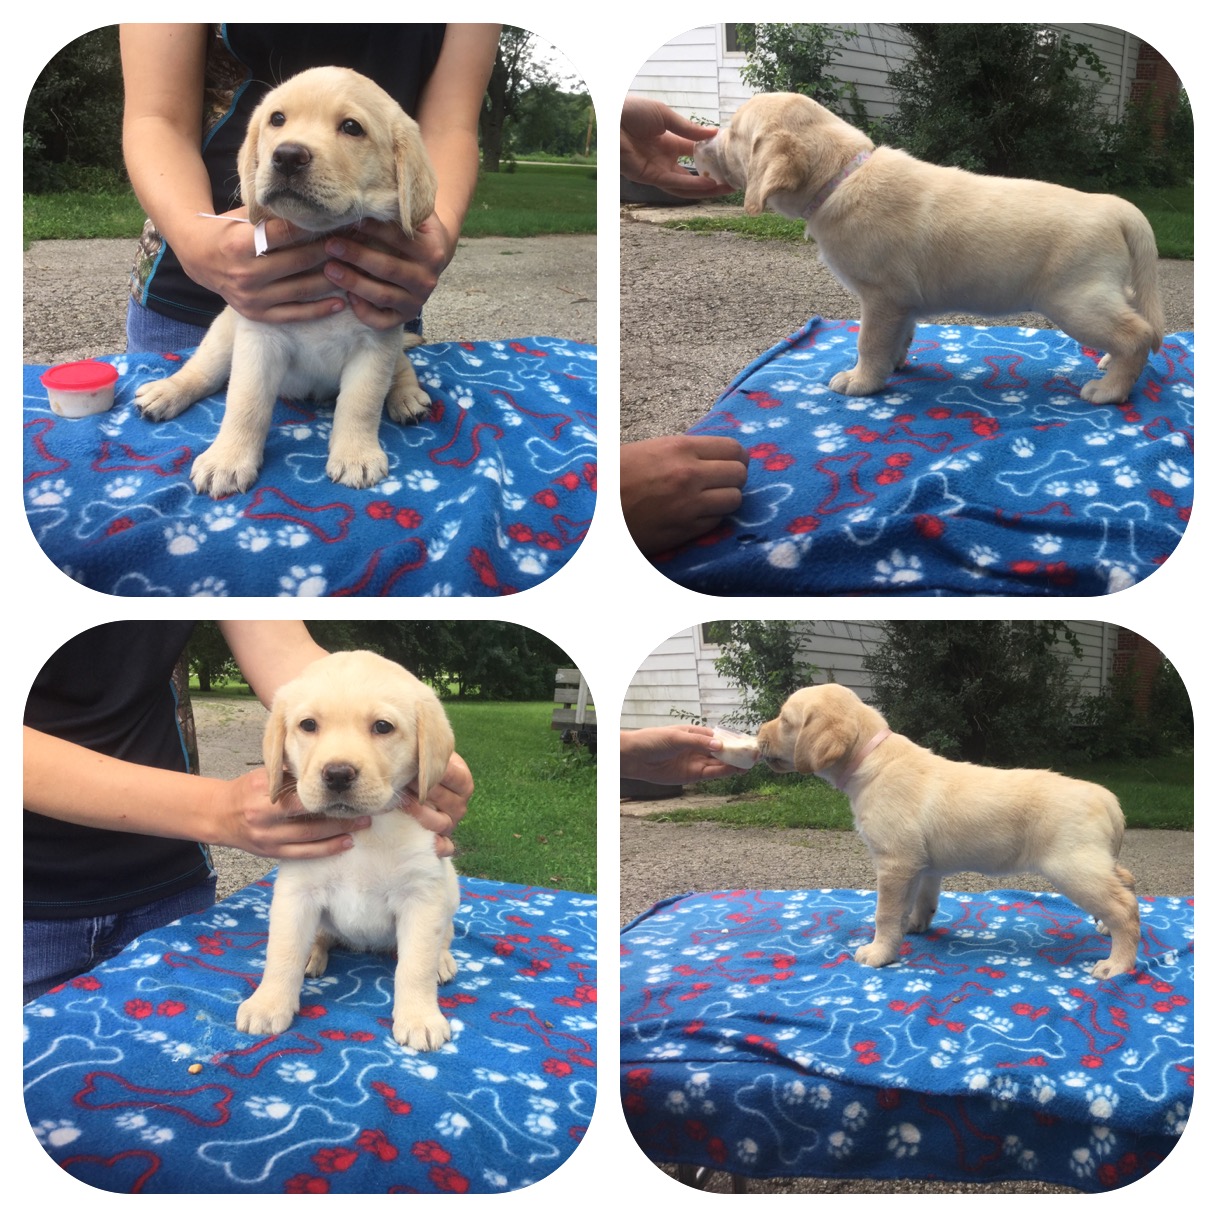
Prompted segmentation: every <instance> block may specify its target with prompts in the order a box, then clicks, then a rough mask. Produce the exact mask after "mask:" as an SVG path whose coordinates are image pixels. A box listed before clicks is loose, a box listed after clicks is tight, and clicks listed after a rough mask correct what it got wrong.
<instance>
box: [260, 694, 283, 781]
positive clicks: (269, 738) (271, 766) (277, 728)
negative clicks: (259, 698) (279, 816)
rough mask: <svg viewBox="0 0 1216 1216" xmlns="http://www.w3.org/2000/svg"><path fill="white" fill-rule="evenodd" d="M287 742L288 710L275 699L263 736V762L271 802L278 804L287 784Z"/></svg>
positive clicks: (277, 698) (278, 699)
mask: <svg viewBox="0 0 1216 1216" xmlns="http://www.w3.org/2000/svg"><path fill="white" fill-rule="evenodd" d="M286 741H287V710H286V707H285V706H284V704H283V701H282V700H281V699H280V698H279V697H275V699H274V701H273V702H271V705H270V718H269V719H268V720H267V722H266V730H265V733H264V734H263V735H262V762H263V763H264V764H265V765H266V775H267V776H268V777H269V778H270V801H271V802H278V800H279V796H280V795H281V794H282V793H283V786H284V784H285V781H284V775H283V747H284V744H285V743H286Z"/></svg>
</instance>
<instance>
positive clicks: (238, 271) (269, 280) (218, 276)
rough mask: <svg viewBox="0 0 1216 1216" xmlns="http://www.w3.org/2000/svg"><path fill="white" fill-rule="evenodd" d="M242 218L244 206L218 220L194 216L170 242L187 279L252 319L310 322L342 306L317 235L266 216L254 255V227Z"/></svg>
mask: <svg viewBox="0 0 1216 1216" xmlns="http://www.w3.org/2000/svg"><path fill="white" fill-rule="evenodd" d="M231 217H237V218H235V219H234V218H231ZM245 218H246V209H245V208H244V207H239V208H237V209H236V210H235V211H228V212H225V214H224V216H222V217H220V218H218V219H212V218H210V217H208V216H196V217H194V220H193V222H192V224H191V225H190V227H189V229H188V230H187V231H186V232H183V233H182V234H181V235H180V236H179V238H178V243H177V244H176V245H175V246H174V248H175V251H176V253H177V256H178V258H179V259H180V261H181V264H182V268H183V269H184V270H185V272H186V273H187V274H188V275H189V276H190V278H192V279H193V280H194V281H195V282H196V283H198V284H199V285H200V286H202V287H206V288H207V289H208V290H209V291H213V292H215V293H216V294H217V295H219V296H221V297H223V299H224V301H225V303H227V304H230V305H231V306H232V307H233V308H234V309H236V311H237V312H239V313H240V314H241V316H243V317H248V318H249V319H250V320H251V321H270V322H275V323H278V322H283V321H309V320H315V319H317V318H318V317H324V316H329V315H330V314H331V313H335V312H341V311H342V309H344V308H345V307H346V306H347V305H346V302H345V300H343V299H342V298H340V297H335V296H333V294H332V293H333V290H334V285H333V283H332V282H331V281H330V280H329V279H328V278H327V277H326V275H325V273H324V270H323V269H322V268H323V267H324V265H325V263H326V261H327V258H328V255H327V254H326V252H325V244H324V241H323V240H321V239H320V238H318V236H317V234H316V233H312V232H307V231H305V230H304V229H303V228H297V227H296V226H295V225H294V224H291V223H288V221H287V220H282V219H278V218H273V219H269V220H267V221H266V229H265V231H266V243H267V252H266V253H265V254H263V255H262V256H261V257H258V256H257V255H256V251H255V249H254V232H253V225H252V224H249V223H241V222H239V221H240V220H241V219H245ZM326 296H328V297H329V298H325V297H326Z"/></svg>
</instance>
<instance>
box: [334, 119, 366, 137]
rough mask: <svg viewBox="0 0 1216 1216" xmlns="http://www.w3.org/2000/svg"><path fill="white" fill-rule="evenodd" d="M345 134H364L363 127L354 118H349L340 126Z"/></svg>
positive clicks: (340, 129)
mask: <svg viewBox="0 0 1216 1216" xmlns="http://www.w3.org/2000/svg"><path fill="white" fill-rule="evenodd" d="M338 130H339V131H341V132H342V134H343V135H362V134H364V131H363V128H362V127H361V126H360V125H359V124H358V123H357V122H355V120H354V119H353V118H348V119H347V120H346V121H345V122H344V123H343V124H342V125H341V126H340V127H339V128H338Z"/></svg>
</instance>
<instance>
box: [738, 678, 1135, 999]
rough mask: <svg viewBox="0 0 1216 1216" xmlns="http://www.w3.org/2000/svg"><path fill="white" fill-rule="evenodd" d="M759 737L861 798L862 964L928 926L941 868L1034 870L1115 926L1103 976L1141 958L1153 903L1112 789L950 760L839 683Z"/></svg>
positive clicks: (795, 699)
mask: <svg viewBox="0 0 1216 1216" xmlns="http://www.w3.org/2000/svg"><path fill="white" fill-rule="evenodd" d="M759 741H760V756H761V759H763V760H765V761H766V762H767V763H768V766H769V767H770V768H771V769H773V770H774V771H775V772H778V773H789V772H799V773H815V774H816V775H818V776H821V777H823V778H824V779H825V780H827V781H830V782H831V783H832V784H833V785H835V786H836V788H837V789H839V790H843V791H844V792H845V793H846V794H847V795H848V798H849V806H850V808H851V810H852V812H853V822H854V824H855V825H856V827H857V831H858V834H859V835H860V836H861V838H862V840H863V841H864V842H865V845H866V848H868V849H869V851H870V856H871V857H872V858H873V861H874V866H875V869H876V870H877V872H878V913H877V916H876V923H875V931H874V940H873V942H871V943H870V944H868V945H865V946H861V947H860V948H859V949H858V950H857V952H856V954H855V955H854V957H855V958H856V960H857V961H858V962H859V963H862V964H864V965H865V966H867V967H884V966H886V965H887V964H888V963H891V962H894V961H895V959H896V958H897V957H898V955H899V947H900V942H901V941H902V940H903V936H904V934H905V933H923V932H924V931H925V930H926V929H927V928H928V927H929V922H930V921H931V920H932V919H933V914H934V912H936V911H937V899H938V895H939V893H940V891H941V880H942V875H944V874H952V873H955V872H956V871H959V870H978V871H979V872H980V873H981V874H1013V873H1018V872H1019V871H1022V870H1032V871H1034V872H1035V873H1038V874H1042V875H1044V876H1045V877H1047V878H1048V879H1050V880H1051V882H1052V883H1053V884H1054V885H1055V887H1056V888H1057V889H1058V890H1059V891H1060V892H1062V893H1063V894H1064V895H1066V896H1067V897H1068V898H1069V899H1071V900H1072V901H1073V902H1074V903H1075V904H1077V905H1078V906H1079V907H1081V908H1084V909H1085V911H1087V912H1089V913H1090V914H1091V915H1092V916H1094V917H1096V918H1098V920H1099V922H1100V924H1099V928H1100V930H1101V931H1102V932H1109V934H1110V936H1111V951H1110V956H1109V957H1108V958H1105V959H1103V960H1102V961H1101V962H1098V963H1095V964H1094V967H1093V969H1092V974H1093V975H1094V976H1096V977H1097V978H1098V979H1107V978H1109V977H1110V976H1112V975H1120V974H1122V973H1123V972H1125V971H1132V970H1133V969H1134V968H1135V965H1136V952H1137V949H1138V948H1139V941H1140V909H1139V905H1138V904H1137V903H1136V897H1135V894H1134V889H1135V882H1134V879H1133V878H1132V876H1131V874H1130V873H1129V872H1128V871H1127V870H1125V869H1124V868H1123V867H1122V866H1120V865H1119V864H1117V858H1118V856H1119V847H1120V845H1121V843H1122V841H1123V812H1122V810H1121V809H1120V807H1119V802H1118V799H1117V798H1115V796H1114V795H1113V794H1112V793H1110V791H1109V790H1105V789H1103V788H1102V787H1101V786H1100V785H1094V784H1092V783H1091V782H1088V781H1077V780H1074V779H1073V778H1071V777H1063V776H1060V774H1058V773H1052V772H1048V771H1045V770H1041V769H996V768H983V767H981V766H979V765H976V764H964V763H961V762H958V761H954V760H945V759H943V758H942V757H940V756H935V755H934V754H933V753H932V752H931V751H928V750H927V749H926V748H923V747H920V746H918V745H917V744H915V743H913V742H912V740H911V739H907V738H905V737H904V736H903V735H897V734H894V733H893V732H892V731H891V730H890V728H889V727H888V726H887V723H886V720H885V719H884V718H883V716H882V715H881V714H880V713H879V712H878V711H877V710H876V709H873V708H872V707H871V706H869V705H866V704H865V702H863V701H862V700H861V698H860V697H859V696H857V694H856V693H855V692H853V691H852V690H851V689H848V688H845V687H843V686H842V685H839V684H822V685H818V686H816V687H814V688H803V689H801V690H799V691H798V692H796V693H794V694H793V696H791V697H790V698H789V700H788V701H786V703H785V704H784V705H783V706H782V707H781V716H780V717H779V718H775V719H774V720H773V721H771V722H766V723H765V724H764V726H762V727H761V728H760V734H759ZM1104 926H1105V927H1104Z"/></svg>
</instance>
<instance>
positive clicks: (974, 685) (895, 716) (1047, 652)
mask: <svg viewBox="0 0 1216 1216" xmlns="http://www.w3.org/2000/svg"><path fill="white" fill-rule="evenodd" d="M1060 641H1064V642H1066V643H1068V644H1070V645H1071V646H1072V648H1073V649H1074V651H1076V649H1077V642H1076V639H1075V637H1074V636H1073V635H1072V634H1071V633H1070V632H1069V631H1068V630H1067V628H1066V627H1065V626H1064V625H1063V623H1062V622H1052V621H888V622H886V625H885V636H884V640H883V642H882V643H881V644H880V645H879V646H877V647H876V648H875V649H874V650H873V651H872V652H871V653H870V654H869V655H867V656H866V658H865V660H864V661H865V666H866V670H867V671H869V672H870V674H871V676H872V677H873V681H874V701H875V703H876V704H877V705H878V706H879V707H880V708H881V710H882V712H883V714H884V715H885V716H886V718H887V720H888V721H889V722H890V724H891V728H892V729H893V730H896V731H898V732H899V733H900V734H904V735H907V736H908V737H909V738H911V739H914V740H915V741H916V742H917V743H920V744H922V745H923V746H925V747H928V748H930V749H932V750H933V751H935V752H937V753H938V754H939V755H942V756H948V757H950V758H951V759H955V760H970V761H973V762H975V763H980V764H997V765H1006V766H1009V765H1016V766H1037V765H1044V764H1049V763H1052V762H1053V761H1054V760H1055V759H1056V757H1057V756H1058V755H1059V754H1060V750H1061V744H1062V743H1065V744H1066V742H1067V740H1068V739H1069V738H1070V737H1071V734H1072V725H1073V719H1074V713H1075V711H1076V707H1077V703H1078V698H1079V690H1078V688H1077V685H1076V682H1075V680H1074V678H1073V675H1072V673H1071V671H1070V666H1069V660H1068V657H1067V655H1065V654H1064V653H1062V652H1061V651H1060V649H1059V648H1058V643H1059V642H1060Z"/></svg>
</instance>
